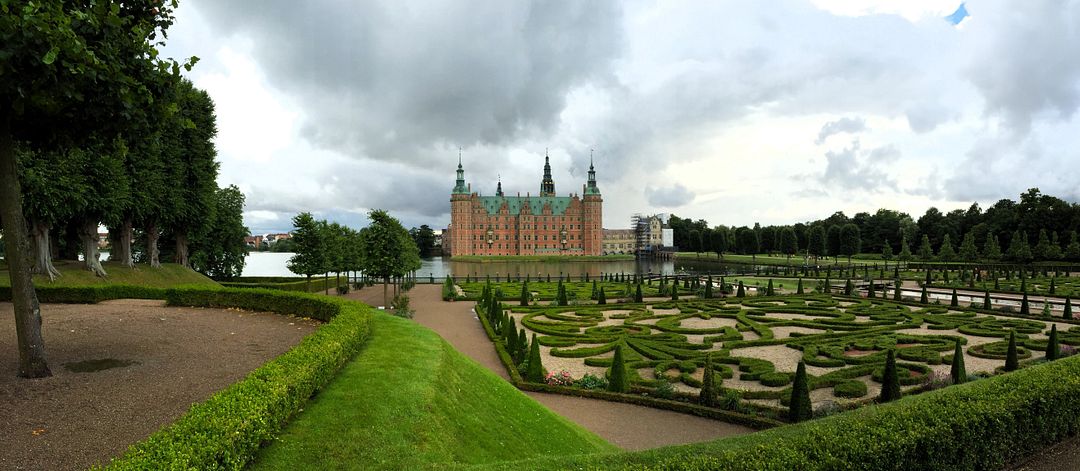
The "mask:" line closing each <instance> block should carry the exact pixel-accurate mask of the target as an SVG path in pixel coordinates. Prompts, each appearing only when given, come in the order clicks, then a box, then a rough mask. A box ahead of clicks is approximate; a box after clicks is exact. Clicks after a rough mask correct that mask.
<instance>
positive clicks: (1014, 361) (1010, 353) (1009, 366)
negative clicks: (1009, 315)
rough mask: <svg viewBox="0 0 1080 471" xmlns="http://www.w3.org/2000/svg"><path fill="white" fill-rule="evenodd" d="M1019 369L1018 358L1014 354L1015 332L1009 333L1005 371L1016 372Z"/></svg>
mask: <svg viewBox="0 0 1080 471" xmlns="http://www.w3.org/2000/svg"><path fill="white" fill-rule="evenodd" d="M1019 368H1020V360H1019V356H1018V355H1017V353H1016V331H1015V330H1013V331H1010V332H1009V348H1008V350H1006V351H1005V371H1016V370H1017V369H1019Z"/></svg>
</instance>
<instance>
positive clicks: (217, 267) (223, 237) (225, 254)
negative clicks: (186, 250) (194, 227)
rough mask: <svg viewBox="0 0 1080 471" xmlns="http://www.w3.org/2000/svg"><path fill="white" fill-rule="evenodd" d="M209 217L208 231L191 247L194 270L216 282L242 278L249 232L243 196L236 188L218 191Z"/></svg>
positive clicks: (230, 186)
mask: <svg viewBox="0 0 1080 471" xmlns="http://www.w3.org/2000/svg"><path fill="white" fill-rule="evenodd" d="M207 216H208V217H207V222H206V223H205V224H206V226H207V228H208V230H206V231H202V232H201V234H200V236H199V237H198V238H197V239H195V240H194V241H193V243H192V249H193V250H192V256H191V265H192V267H193V268H194V269H195V271H198V272H199V273H202V274H204V275H206V276H209V277H211V278H215V279H226V280H227V279H230V278H233V277H236V276H240V273H241V272H243V271H244V257H245V256H246V255H247V245H246V244H245V243H244V236H246V235H247V234H248V232H249V231H248V228H247V227H244V194H243V193H241V192H240V189H239V188H237V187H236V185H229V186H228V187H227V188H221V189H219V190H218V191H217V192H216V193H215V195H214V206H213V210H212V211H210V213H209V214H208V215H207Z"/></svg>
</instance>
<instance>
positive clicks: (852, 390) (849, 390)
mask: <svg viewBox="0 0 1080 471" xmlns="http://www.w3.org/2000/svg"><path fill="white" fill-rule="evenodd" d="M866 392H867V390H866V383H864V382H862V381H858V380H854V379H849V380H845V381H841V382H839V383H836V386H833V395H834V396H836V397H843V398H848V399H856V398H860V397H863V396H865V395H866Z"/></svg>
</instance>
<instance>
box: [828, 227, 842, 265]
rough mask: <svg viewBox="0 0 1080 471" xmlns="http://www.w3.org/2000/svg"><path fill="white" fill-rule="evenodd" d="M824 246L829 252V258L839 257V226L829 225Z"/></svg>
mask: <svg viewBox="0 0 1080 471" xmlns="http://www.w3.org/2000/svg"><path fill="white" fill-rule="evenodd" d="M825 245H826V248H827V249H828V251H829V256H830V257H839V256H840V255H841V250H840V226H839V225H835V224H834V225H830V226H829V229H828V232H826V235H825Z"/></svg>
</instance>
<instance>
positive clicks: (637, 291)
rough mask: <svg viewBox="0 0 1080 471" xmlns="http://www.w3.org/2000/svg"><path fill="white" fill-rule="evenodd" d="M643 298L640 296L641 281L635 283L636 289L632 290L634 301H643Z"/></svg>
mask: <svg viewBox="0 0 1080 471" xmlns="http://www.w3.org/2000/svg"><path fill="white" fill-rule="evenodd" d="M644 300H645V298H644V297H642V296H641V283H638V284H637V289H636V290H635V291H634V302H635V303H640V302H644Z"/></svg>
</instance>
